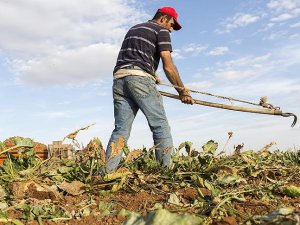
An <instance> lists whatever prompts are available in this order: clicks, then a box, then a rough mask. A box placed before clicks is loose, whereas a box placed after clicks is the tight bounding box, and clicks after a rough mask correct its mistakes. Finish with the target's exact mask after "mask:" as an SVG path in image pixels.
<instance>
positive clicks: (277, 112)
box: [159, 91, 282, 116]
mask: <svg viewBox="0 0 300 225" xmlns="http://www.w3.org/2000/svg"><path fill="white" fill-rule="evenodd" d="M159 92H160V94H161V95H163V96H166V97H169V98H174V99H178V100H180V98H179V96H178V95H174V94H171V93H168V92H164V91H159ZM194 103H195V104H198V105H204V106H209V107H215V108H220V109H228V110H234V111H240V112H249V113H260V114H269V115H278V116H281V115H282V111H281V110H279V109H254V108H246V107H240V106H233V105H225V104H220V103H214V102H206V101H201V100H196V99H194Z"/></svg>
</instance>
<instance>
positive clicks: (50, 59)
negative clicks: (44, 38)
mask: <svg viewBox="0 0 300 225" xmlns="http://www.w3.org/2000/svg"><path fill="white" fill-rule="evenodd" d="M118 49H119V47H118V46H115V45H111V44H94V45H89V46H86V47H82V48H76V49H70V50H64V51H58V52H56V53H55V54H51V55H48V56H47V57H43V58H39V59H31V60H27V61H26V60H15V62H14V67H15V69H16V71H18V77H17V78H18V81H19V82H22V81H24V82H28V83H34V84H38V85H65V84H70V83H71V84H80V83H86V82H88V81H91V80H95V79H97V78H98V79H99V78H104V76H107V77H108V76H111V74H112V70H113V67H114V64H115V60H116V57H117V52H118Z"/></svg>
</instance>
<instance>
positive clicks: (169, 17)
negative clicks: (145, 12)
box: [152, 11, 172, 21]
mask: <svg viewBox="0 0 300 225" xmlns="http://www.w3.org/2000/svg"><path fill="white" fill-rule="evenodd" d="M163 16H166V17H167V21H169V20H170V19H171V18H172V16H170V15H168V14H165V13H162V12H159V11H157V12H156V13H155V15H154V17H153V19H152V20H158V19H160V18H161V17H163Z"/></svg>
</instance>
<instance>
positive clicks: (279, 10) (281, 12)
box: [267, 0, 300, 22]
mask: <svg viewBox="0 0 300 225" xmlns="http://www.w3.org/2000/svg"><path fill="white" fill-rule="evenodd" d="M267 7H268V8H269V9H270V10H271V14H272V18H271V19H270V20H271V21H272V22H283V21H287V20H290V19H293V18H295V17H297V16H299V15H300V1H299V0H271V1H270V2H269V3H268V4H267Z"/></svg>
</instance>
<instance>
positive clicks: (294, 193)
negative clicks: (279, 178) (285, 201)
mask: <svg viewBox="0 0 300 225" xmlns="http://www.w3.org/2000/svg"><path fill="white" fill-rule="evenodd" d="M283 193H284V194H286V195H287V196H290V197H293V198H297V197H300V187H296V186H294V185H290V186H286V187H284V188H283Z"/></svg>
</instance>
